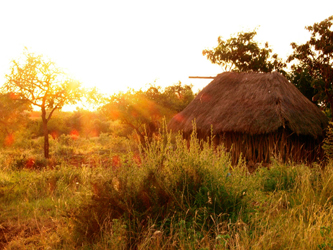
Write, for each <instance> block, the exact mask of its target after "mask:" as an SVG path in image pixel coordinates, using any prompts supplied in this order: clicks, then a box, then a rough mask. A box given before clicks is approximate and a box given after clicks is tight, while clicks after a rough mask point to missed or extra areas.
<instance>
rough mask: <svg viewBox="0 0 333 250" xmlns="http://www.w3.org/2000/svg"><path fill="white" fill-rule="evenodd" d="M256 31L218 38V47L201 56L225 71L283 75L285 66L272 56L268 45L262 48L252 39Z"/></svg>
mask: <svg viewBox="0 0 333 250" xmlns="http://www.w3.org/2000/svg"><path fill="white" fill-rule="evenodd" d="M256 34H257V32H256V31H251V32H239V33H238V34H237V36H232V37H230V38H229V39H227V40H223V39H222V37H218V45H217V46H216V47H215V48H213V49H211V50H209V49H206V50H203V51H202V54H203V55H204V56H206V57H207V59H208V60H210V61H211V62H212V63H214V64H218V65H221V67H222V68H223V69H224V70H225V71H239V72H250V71H252V72H272V71H274V70H276V71H280V72H282V73H284V71H283V68H284V67H285V66H286V64H285V63H284V62H282V60H281V59H279V58H278V55H277V54H273V55H271V54H272V49H270V48H269V45H268V43H267V42H266V43H265V46H264V47H263V48H261V47H260V44H258V42H256V41H254V40H253V38H254V36H255V35H256Z"/></svg>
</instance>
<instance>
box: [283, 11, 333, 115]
mask: <svg viewBox="0 0 333 250" xmlns="http://www.w3.org/2000/svg"><path fill="white" fill-rule="evenodd" d="M332 21H333V16H330V17H329V18H327V19H325V20H323V21H321V22H320V23H315V24H313V25H312V26H307V27H306V29H307V30H308V31H309V32H310V33H311V37H310V39H309V41H307V42H306V43H304V44H301V45H297V44H296V43H291V46H292V48H293V50H294V52H293V54H292V55H290V56H289V58H288V62H291V61H293V60H296V61H297V64H296V65H292V74H294V75H296V78H295V77H294V78H295V80H296V81H297V78H298V77H297V74H299V71H300V69H301V72H304V73H305V74H306V75H308V79H307V80H306V81H305V84H306V85H309V84H311V86H312V87H313V88H314V89H315V90H314V92H315V93H314V94H315V95H314V96H313V98H314V100H315V101H316V102H318V103H320V104H321V105H324V107H326V108H330V109H331V114H333V112H332V110H333V90H332V83H333V82H332V79H333V31H332V29H331V27H332V24H333V22H332ZM304 73H303V74H304ZM303 80H304V79H303ZM297 83H298V84H302V82H300V80H298V81H297Z"/></svg>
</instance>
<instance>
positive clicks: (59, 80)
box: [3, 49, 85, 158]
mask: <svg viewBox="0 0 333 250" xmlns="http://www.w3.org/2000/svg"><path fill="white" fill-rule="evenodd" d="M6 77H7V81H6V83H5V84H4V86H3V91H6V92H10V93H13V94H14V95H17V96H19V97H20V99H21V100H24V101H25V102H28V103H29V104H31V105H33V106H35V107H39V108H40V109H41V112H42V121H43V131H44V139H45V141H44V156H45V158H49V142H48V127H47V123H48V121H49V120H50V119H51V117H52V114H53V112H54V111H55V110H56V109H61V108H62V107H63V106H64V105H65V104H76V103H77V102H78V101H79V100H81V98H82V97H83V96H84V94H85V91H84V89H83V88H81V84H80V82H78V81H75V80H73V79H71V78H69V77H68V76H67V75H66V74H65V73H64V72H63V71H62V70H60V69H59V68H58V67H57V66H56V65H55V63H54V62H52V61H50V60H46V59H44V58H43V56H41V55H35V54H34V53H30V52H29V51H28V50H27V49H25V51H24V53H23V58H22V59H21V60H13V61H12V65H11V73H10V74H8V75H6Z"/></svg>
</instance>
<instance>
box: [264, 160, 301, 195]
mask: <svg viewBox="0 0 333 250" xmlns="http://www.w3.org/2000/svg"><path fill="white" fill-rule="evenodd" d="M258 175H260V179H261V180H262V186H263V191H264V192H273V191H278V190H286V191H288V190H291V189H293V188H294V185H295V181H296V176H297V171H296V170H295V169H294V168H293V167H290V168H286V167H284V166H282V165H273V166H272V167H270V168H269V169H267V168H261V169H259V171H258Z"/></svg>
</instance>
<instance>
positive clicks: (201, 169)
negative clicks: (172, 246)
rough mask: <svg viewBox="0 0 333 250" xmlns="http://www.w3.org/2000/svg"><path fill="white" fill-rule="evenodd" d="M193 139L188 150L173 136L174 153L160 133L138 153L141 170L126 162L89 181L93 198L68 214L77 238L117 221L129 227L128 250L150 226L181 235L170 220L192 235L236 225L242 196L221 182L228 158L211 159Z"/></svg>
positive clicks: (209, 148)
mask: <svg viewBox="0 0 333 250" xmlns="http://www.w3.org/2000/svg"><path fill="white" fill-rule="evenodd" d="M193 140H194V141H192V142H191V143H192V146H193V148H192V147H190V149H188V148H187V146H186V142H185V141H184V140H183V139H182V137H181V136H178V137H177V138H176V145H177V146H176V148H175V149H173V146H172V144H171V137H170V135H166V134H165V135H164V136H162V138H160V139H159V140H153V141H152V142H151V143H149V144H147V145H146V147H145V148H144V149H142V150H144V151H141V154H140V159H141V163H140V165H138V163H137V162H136V161H135V160H133V158H125V159H123V161H122V165H121V171H120V170H119V169H115V170H113V171H112V170H111V169H110V171H109V172H108V173H107V175H103V177H101V178H98V179H97V180H96V181H94V182H93V183H92V187H93V191H94V195H93V196H92V199H91V200H90V201H89V200H88V201H85V202H83V203H82V204H81V206H80V208H79V209H78V210H77V211H76V213H75V214H74V215H71V216H74V218H75V232H76V234H77V237H78V238H80V239H83V238H85V239H87V240H88V241H92V240H96V239H98V236H99V235H100V232H101V229H102V225H103V223H104V222H105V221H114V220H115V219H122V220H124V221H125V225H126V226H127V228H128V232H127V235H126V241H127V242H128V244H129V245H128V247H133V246H135V245H136V244H138V243H139V242H140V241H141V237H142V232H144V230H146V229H147V227H148V226H149V223H150V222H151V221H154V224H155V225H156V226H157V227H162V226H163V228H164V232H165V233H166V234H170V233H172V231H173V230H183V229H182V228H183V226H181V227H180V228H178V229H175V228H173V226H174V225H170V224H169V223H170V218H172V220H173V221H176V222H177V221H182V220H183V221H184V227H185V228H186V230H190V229H191V228H192V229H193V230H195V231H197V232H200V230H202V229H203V228H205V229H206V230H208V231H209V230H210V228H212V227H214V226H215V223H217V224H218V223H219V222H221V221H225V220H228V219H231V220H232V221H236V220H237V218H239V216H240V211H245V208H246V205H245V203H244V202H243V200H242V198H243V192H242V191H241V190H239V189H237V186H236V187H235V186H233V185H231V183H226V181H227V180H226V175H227V171H228V167H229V166H230V161H229V158H228V157H226V158H223V157H220V156H221V155H223V154H224V151H223V149H222V148H219V149H217V152H219V153H217V154H215V153H214V150H215V149H214V147H213V145H209V144H208V143H204V144H203V145H202V146H203V150H202V151H201V150H200V147H201V146H200V145H199V144H197V143H199V141H197V139H194V138H193ZM200 151H201V152H200ZM195 235H197V234H195ZM197 236H198V235H197ZM193 237H194V236H193Z"/></svg>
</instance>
